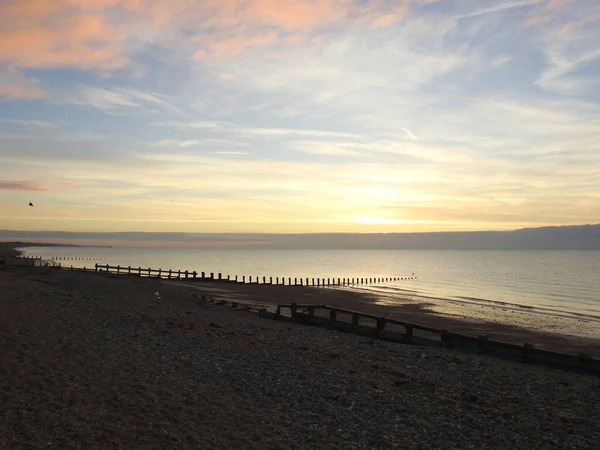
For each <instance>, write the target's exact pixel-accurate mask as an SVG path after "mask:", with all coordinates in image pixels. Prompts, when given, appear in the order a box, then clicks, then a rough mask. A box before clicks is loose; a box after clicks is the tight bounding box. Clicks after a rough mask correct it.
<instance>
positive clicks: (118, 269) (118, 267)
mask: <svg viewBox="0 0 600 450" xmlns="http://www.w3.org/2000/svg"><path fill="white" fill-rule="evenodd" d="M120 271H121V266H117V275H119V272H120Z"/></svg>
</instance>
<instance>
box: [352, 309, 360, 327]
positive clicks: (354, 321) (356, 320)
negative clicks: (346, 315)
mask: <svg viewBox="0 0 600 450" xmlns="http://www.w3.org/2000/svg"><path fill="white" fill-rule="evenodd" d="M359 321H360V314H359V313H354V314H352V329H353V330H356V329H357V328H358V323H359Z"/></svg>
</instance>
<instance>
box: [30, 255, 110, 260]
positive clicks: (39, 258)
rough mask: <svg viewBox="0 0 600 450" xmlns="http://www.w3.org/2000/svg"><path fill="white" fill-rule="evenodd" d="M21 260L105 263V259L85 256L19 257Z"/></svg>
mask: <svg viewBox="0 0 600 450" xmlns="http://www.w3.org/2000/svg"><path fill="white" fill-rule="evenodd" d="M21 258H23V259H33V260H36V261H106V258H102V257H94V256H90V257H85V256H48V257H41V256H34V255H32V256H21Z"/></svg>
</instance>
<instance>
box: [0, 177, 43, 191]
mask: <svg viewBox="0 0 600 450" xmlns="http://www.w3.org/2000/svg"><path fill="white" fill-rule="evenodd" d="M0 189H1V190H6V191H38V192H39V191H47V190H48V186H47V185H46V183H44V182H42V181H32V180H2V179H0Z"/></svg>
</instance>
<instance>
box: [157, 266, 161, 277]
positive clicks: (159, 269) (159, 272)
mask: <svg viewBox="0 0 600 450" xmlns="http://www.w3.org/2000/svg"><path fill="white" fill-rule="evenodd" d="M158 278H162V269H161V268H160V267H159V268H158Z"/></svg>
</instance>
